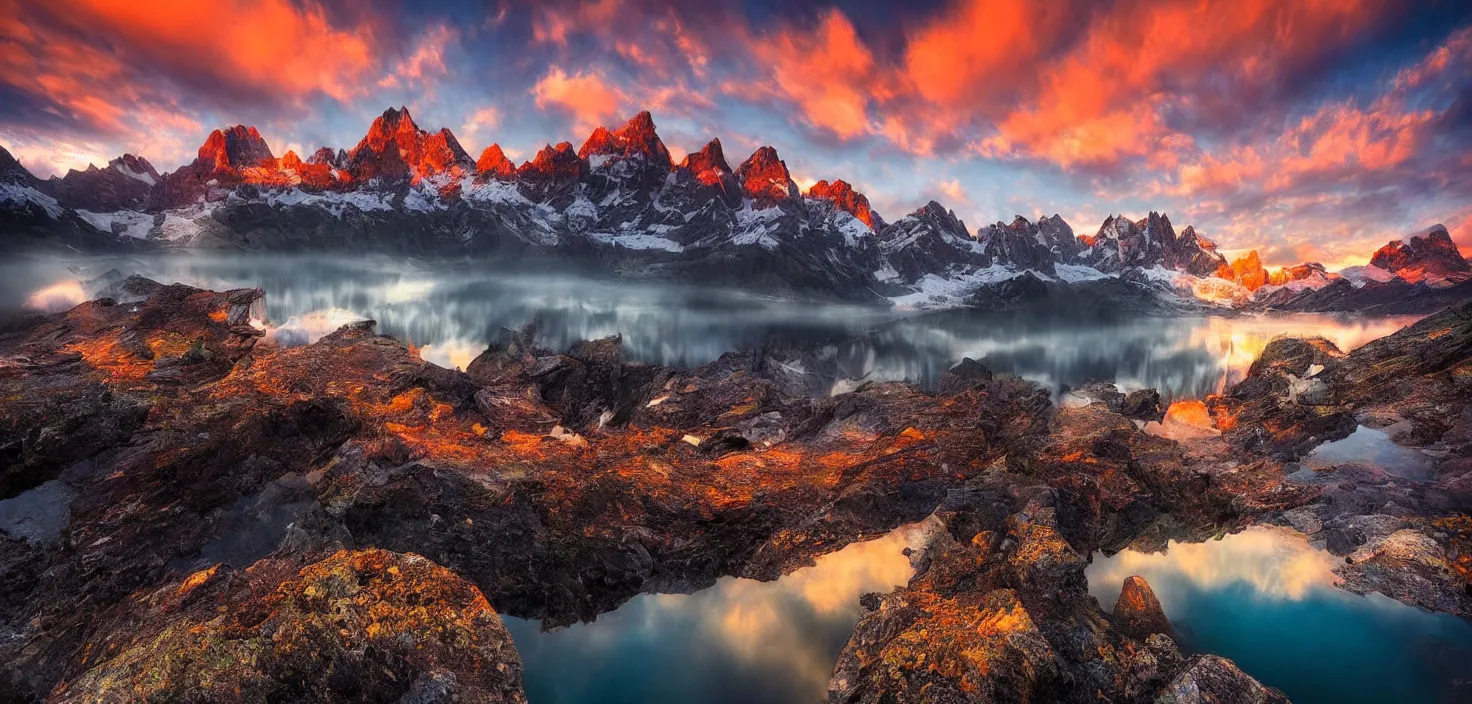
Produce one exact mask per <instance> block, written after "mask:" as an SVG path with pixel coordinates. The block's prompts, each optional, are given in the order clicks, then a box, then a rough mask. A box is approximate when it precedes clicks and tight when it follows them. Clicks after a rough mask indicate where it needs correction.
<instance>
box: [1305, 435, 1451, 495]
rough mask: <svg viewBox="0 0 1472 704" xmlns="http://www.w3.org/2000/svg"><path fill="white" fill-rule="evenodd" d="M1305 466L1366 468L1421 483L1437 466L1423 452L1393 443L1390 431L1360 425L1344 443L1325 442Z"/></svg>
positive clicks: (1338, 441) (1308, 458)
mask: <svg viewBox="0 0 1472 704" xmlns="http://www.w3.org/2000/svg"><path fill="white" fill-rule="evenodd" d="M1303 463H1304V464H1305V465H1307V466H1308V467H1309V468H1311V469H1326V468H1329V467H1333V466H1335V465H1341V464H1359V465H1367V466H1370V467H1374V468H1376V469H1379V470H1381V471H1384V472H1385V473H1386V474H1392V475H1395V476H1397V477H1401V478H1404V479H1415V480H1417V481H1422V480H1425V479H1426V478H1427V477H1428V476H1429V475H1430V473H1431V467H1432V465H1433V463H1434V462H1433V460H1432V459H1431V457H1429V456H1427V455H1425V454H1423V453H1422V452H1421V451H1420V450H1417V449H1414V448H1410V447H1404V446H1401V445H1397V444H1396V443H1395V441H1394V440H1391V439H1390V433H1389V432H1388V431H1386V430H1379V429H1376V428H1370V427H1367V426H1363V425H1361V426H1359V427H1358V428H1355V431H1354V432H1353V433H1350V435H1349V437H1347V438H1344V439H1343V440H1335V441H1333V442H1326V443H1324V444H1322V445H1320V446H1318V447H1316V448H1314V451H1313V452H1311V453H1309V455H1308V457H1306V458H1304V462H1303Z"/></svg>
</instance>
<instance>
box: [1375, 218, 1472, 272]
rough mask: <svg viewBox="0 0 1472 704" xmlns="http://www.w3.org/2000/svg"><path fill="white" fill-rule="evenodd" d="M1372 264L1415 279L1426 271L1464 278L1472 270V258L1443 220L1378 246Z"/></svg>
mask: <svg viewBox="0 0 1472 704" xmlns="http://www.w3.org/2000/svg"><path fill="white" fill-rule="evenodd" d="M1370 264H1371V265H1372V266H1376V267H1379V268H1381V269H1384V270H1386V271H1388V272H1391V273H1393V274H1396V275H1398V276H1400V277H1401V278H1404V279H1407V280H1412V281H1419V280H1421V279H1422V278H1424V277H1425V276H1426V275H1432V276H1436V277H1441V278H1446V277H1448V276H1452V277H1456V278H1461V277H1462V275H1464V274H1467V273H1468V272H1472V262H1468V260H1467V259H1466V258H1464V257H1463V256H1462V253H1461V251H1460V250H1458V249H1457V244H1456V243H1455V242H1453V241H1452V236H1451V233H1450V232H1448V231H1447V229H1446V226H1445V225H1442V224H1440V223H1437V224H1436V225H1433V226H1431V227H1428V228H1426V229H1425V230H1422V231H1421V232H1420V233H1418V234H1415V235H1412V236H1411V238H1410V239H1409V240H1394V241H1392V242H1390V243H1388V244H1386V245H1385V246H1384V247H1381V248H1380V249H1378V250H1376V252H1375V254H1374V256H1372V257H1371V258H1370Z"/></svg>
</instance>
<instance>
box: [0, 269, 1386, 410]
mask: <svg viewBox="0 0 1472 704" xmlns="http://www.w3.org/2000/svg"><path fill="white" fill-rule="evenodd" d="M69 264H76V265H80V268H79V269H78V270H77V272H68V271H67V269H66V267H67V265H69ZM16 266H22V267H23V269H21V270H18V271H15V272H11V271H4V272H0V274H4V275H5V276H4V280H3V281H0V305H3V306H15V305H18V304H20V302H22V301H25V300H26V299H27V298H28V297H30V296H31V295H32V294H33V293H35V292H36V291H37V290H40V289H43V288H46V287H48V286H54V285H56V284H57V283H58V282H64V281H72V282H75V281H76V280H77V279H78V278H82V279H90V278H93V277H96V276H98V275H100V274H102V273H103V272H107V271H109V270H110V269H114V268H115V269H117V270H118V272H119V273H121V274H124V275H126V274H132V273H141V274H143V275H145V276H149V277H150V278H155V279H158V280H161V281H167V282H180V283H187V284H191V285H195V286H201V287H206V288H214V289H221V288H234V287H260V288H262V289H264V290H265V291H266V294H267V295H266V308H267V311H266V313H267V317H268V318H269V319H270V321H271V322H272V323H274V324H278V325H279V324H281V323H284V322H286V321H288V320H290V319H292V318H298V319H301V320H306V319H308V316H309V315H310V314H314V313H316V314H321V313H324V312H327V311H334V309H336V311H337V312H335V313H334V315H339V316H340V315H341V314H342V313H343V312H351V313H354V314H357V315H359V316H362V317H366V318H373V319H375V320H377V321H378V322H379V329H380V330H381V331H382V332H384V333H386V334H390V335H393V336H395V337H398V338H400V339H403V340H405V341H407V342H410V343H413V344H414V345H416V346H418V347H419V348H420V349H421V350H422V353H423V354H424V356H425V357H426V358H427V359H430V360H431V361H434V362H437V363H439V364H443V365H446V366H459V367H464V366H466V365H467V364H469V362H470V360H471V359H474V357H475V356H476V355H477V354H479V353H480V352H481V351H482V350H483V349H485V346H486V345H487V344H488V343H489V342H490V341H491V340H493V339H494V338H495V337H496V336H497V335H498V334H499V332H500V331H501V329H503V328H520V327H522V326H525V325H528V324H532V323H535V324H536V327H537V330H538V337H539V339H540V341H541V342H542V344H544V345H546V346H548V347H552V348H562V347H565V346H567V345H569V344H571V343H572V342H575V341H577V340H583V339H593V338H599V337H605V336H608V335H614V334H622V335H623V341H624V353H625V355H626V357H627V358H628V359H630V360H631V361H639V362H647V363H659V364H671V365H681V366H691V365H697V364H702V363H704V362H708V361H710V360H713V359H715V358H717V357H719V356H720V355H722V354H724V353H726V352H730V351H734V350H738V349H752V348H757V347H765V348H766V349H767V350H768V351H769V352H770V354H771V355H772V356H773V357H775V358H777V359H781V360H783V361H784V363H785V364H787V365H788V366H789V367H791V368H793V369H801V370H803V371H804V372H806V373H807V374H808V376H809V378H810V386H811V387H812V388H813V389H814V390H820V391H827V390H842V389H845V388H850V387H851V386H852V385H853V384H855V383H859V382H862V381H866V380H873V381H888V380H911V381H915V382H918V383H921V384H925V385H933V384H934V383H936V382H937V381H938V379H939V378H940V375H941V373H942V372H944V371H945V370H946V369H948V368H950V367H951V366H952V365H954V364H955V363H956V362H958V361H960V360H961V359H962V358H964V357H971V358H973V359H977V360H980V361H982V362H984V363H985V364H986V365H987V366H989V367H992V368H993V369H994V370H996V371H1000V372H1008V373H1014V374H1018V375H1021V376H1024V377H1027V378H1029V379H1033V380H1035V381H1038V382H1039V383H1042V384H1044V385H1047V386H1049V387H1051V388H1053V389H1054V390H1055V391H1056V390H1058V389H1060V388H1061V387H1062V386H1065V385H1066V386H1077V385H1079V384H1082V383H1084V382H1088V381H1095V380H1102V381H1113V382H1115V383H1117V384H1118V385H1119V386H1121V387H1122V388H1125V389H1133V388H1140V387H1154V388H1157V389H1159V390H1160V391H1161V393H1162V394H1163V395H1164V396H1166V397H1167V399H1170V398H1178V397H1198V396H1202V395H1204V394H1206V393H1210V392H1213V391H1216V390H1218V389H1219V388H1220V387H1221V386H1222V384H1223V383H1224V381H1225V380H1228V379H1235V378H1238V377H1240V376H1241V375H1243V374H1245V373H1246V370H1247V367H1248V366H1249V365H1250V364H1251V362H1252V360H1253V359H1255V358H1256V356H1257V354H1258V352H1260V351H1261V350H1262V348H1263V347H1264V346H1266V344H1267V342H1268V341H1269V340H1271V339H1272V338H1273V337H1274V336H1276V335H1278V334H1297V335H1324V336H1326V337H1328V338H1329V339H1331V340H1333V341H1334V342H1335V343H1336V344H1338V345H1339V346H1340V347H1341V348H1343V349H1346V350H1347V349H1350V348H1353V347H1355V346H1358V345H1359V344H1363V343H1364V342H1367V341H1369V340H1370V339H1373V338H1376V337H1380V336H1383V335H1387V334H1389V333H1391V332H1393V331H1395V330H1397V329H1399V328H1400V327H1402V326H1403V325H1405V324H1406V323H1408V322H1409V321H1410V319H1408V318H1378V319H1370V318H1355V317H1350V316H1336V315H1315V314H1298V315H1284V316H1271V317H1268V316H1237V317H1231V318H1221V317H1176V318H1140V317H1112V318H1107V319H1099V318H1097V317H1093V316H1092V315H1090V316H1088V317H1085V316H1083V315H1081V314H1079V313H1078V312H1077V311H1074V310H1069V309H1066V308H1065V309H1062V310H1037V309H1034V310H1030V311H1027V312H1021V311H1013V312H1006V313H988V312H983V311H966V310H957V311H950V312H945V313H935V314H931V315H923V316H921V315H915V314H907V313H902V312H897V311H892V310H887V309H882V308H872V307H864V306H853V305H840V304H827V303H807V302H795V301H790V300H781V299H776V298H771V297H763V296H757V295H752V294H749V293H740V292H733V291H727V290H721V289H714V288H697V287H689V286H658V285H648V284H633V283H627V282H612V281H597V280H591V279H587V278H581V277H577V276H567V275H552V274H533V273H527V272H506V271H497V270H492V269H489V268H487V267H485V266H484V265H480V264H475V263H470V262H461V263H452V264H441V265H434V266H431V265H427V264H422V263H413V262H403V261H393V260H388V259H383V258H368V257H364V258H342V257H321V256H287V255H275V256H260V255H240V254H231V255H220V256H215V255H201V254H194V255H177V256H173V257H152V258H129V259H121V260H88V261H84V262H66V261H54V262H50V263H49V264H48V265H44V266H43V265H38V264H37V263H36V262H34V261H31V262H26V263H24V264H23V265H13V266H11V267H9V268H11V269H14V268H16ZM78 272H79V273H78ZM12 274H14V275H12ZM318 317H322V316H321V315H319V316H318ZM334 319H335V318H334ZM314 333H315V334H317V335H319V336H320V334H321V333H320V332H315V331H314Z"/></svg>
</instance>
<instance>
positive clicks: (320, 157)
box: [307, 147, 347, 169]
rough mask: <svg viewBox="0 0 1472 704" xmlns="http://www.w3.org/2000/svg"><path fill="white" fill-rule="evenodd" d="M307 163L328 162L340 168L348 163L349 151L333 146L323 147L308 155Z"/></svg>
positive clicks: (327, 163) (329, 164)
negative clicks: (334, 148) (336, 148)
mask: <svg viewBox="0 0 1472 704" xmlns="http://www.w3.org/2000/svg"><path fill="white" fill-rule="evenodd" d="M307 163H308V164H326V165H328V166H332V167H335V168H339V169H340V168H342V167H343V166H346V165H347V152H345V151H343V150H341V149H338V150H333V148H332V147H322V148H320V149H318V150H317V151H315V152H312V155H311V156H310V157H307Z"/></svg>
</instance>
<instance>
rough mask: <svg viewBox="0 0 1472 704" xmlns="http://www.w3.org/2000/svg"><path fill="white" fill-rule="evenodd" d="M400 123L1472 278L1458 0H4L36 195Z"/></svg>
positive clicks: (961, 210) (2, 62) (885, 204)
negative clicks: (1460, 255) (1168, 222)
mask: <svg viewBox="0 0 1472 704" xmlns="http://www.w3.org/2000/svg"><path fill="white" fill-rule="evenodd" d="M398 105H406V106H408V107H409V109H410V111H411V113H412V114H413V115H414V118H415V121H416V122H418V123H419V125H420V126H421V127H424V128H426V129H436V128H438V127H441V126H447V127H450V128H451V129H452V130H453V131H454V132H455V134H456V135H457V136H458V137H459V138H460V140H461V142H462V143H463V144H464V145H465V147H466V148H467V149H468V150H469V151H470V152H471V153H472V155H478V154H479V152H480V150H481V149H483V148H484V147H485V146H487V145H489V144H490V143H492V142H498V143H500V144H501V145H502V146H503V147H504V148H505V149H506V152H507V153H508V154H509V155H511V156H512V157H513V158H516V159H525V158H528V157H529V156H530V155H531V154H532V153H533V152H534V151H535V150H536V149H537V148H539V147H540V146H541V145H542V144H544V143H546V142H558V141H563V140H567V141H571V142H573V143H574V145H577V144H580V143H581V142H582V140H583V139H584V138H586V136H587V135H588V133H589V132H590V131H591V130H592V128H593V127H595V126H597V125H600V124H603V125H610V126H614V125H617V124H620V123H622V122H623V121H624V120H626V119H628V118H629V117H630V116H632V115H633V114H634V113H635V112H637V111H639V110H641V109H648V110H650V111H651V112H653V114H654V117H655V121H656V123H657V124H658V125H659V130H660V134H661V135H662V136H663V137H664V140H665V142H666V143H667V144H668V145H669V147H670V150H671V151H672V152H673V153H674V154H675V156H676V158H677V159H678V158H680V157H681V156H683V154H684V152H686V151H689V150H693V149H696V148H698V147H699V146H700V145H702V144H703V143H704V142H705V141H706V140H708V139H709V138H710V137H713V136H718V137H720V138H721V141H722V143H723V144H725V146H726V152H727V155H728V157H729V158H730V159H731V160H732V162H733V166H734V165H735V163H736V162H739V161H740V160H741V159H743V158H745V156H746V155H747V154H749V153H750V152H751V151H752V150H753V149H755V148H756V147H757V146H760V145H762V144H771V145H773V146H775V147H777V149H778V151H779V152H780V153H781V155H782V156H783V158H784V159H785V160H786V161H787V164H788V166H789V167H790V168H791V170H792V171H793V175H794V178H795V179H796V180H797V181H798V182H799V184H800V185H803V186H806V185H808V184H809V183H811V182H812V181H816V180H818V179H822V178H826V179H833V178H843V179H846V180H848V181H850V182H852V183H854V184H855V185H856V186H857V187H858V188H860V189H861V190H863V191H864V192H865V193H867V194H868V195H869V197H870V199H871V200H872V201H873V202H874V205H875V207H876V209H878V210H879V212H880V213H881V214H883V215H884V216H885V217H887V218H889V219H894V218H897V217H899V216H901V215H903V214H905V213H906V212H909V211H911V210H913V209H915V208H917V207H918V206H920V205H923V204H924V203H925V202H926V201H927V200H931V199H935V200H939V201H940V202H942V203H944V204H946V205H947V206H950V207H951V208H954V209H955V210H956V212H957V213H958V214H959V215H961V217H962V218H963V219H965V220H966V221H967V224H968V225H970V226H971V227H973V228H975V227H976V226H978V225H981V224H984V223H987V222H992V221H996V220H1011V218H1012V216H1013V215H1015V214H1021V215H1024V216H1026V217H1029V218H1034V217H1036V216H1038V215H1041V214H1052V213H1055V212H1056V213H1060V214H1062V215H1063V216H1064V217H1065V218H1066V219H1067V220H1068V221H1069V222H1070V223H1071V224H1073V226H1074V228H1075V230H1076V231H1078V232H1081V233H1092V232H1093V231H1095V230H1096V229H1097V228H1098V225H1099V223H1100V221H1101V220H1103V218H1104V217H1105V216H1106V215H1107V214H1109V213H1111V212H1114V213H1124V214H1126V215H1129V216H1131V217H1136V218H1138V217H1142V216H1144V215H1145V214H1146V213H1147V212H1148V211H1150V210H1159V211H1164V212H1167V213H1168V214H1169V215H1170V216H1171V218H1172V220H1173V221H1174V222H1175V223H1176V225H1177V227H1183V226H1184V225H1186V224H1194V225H1195V226H1196V227H1197V229H1198V230H1199V231H1201V232H1202V233H1203V234H1206V235H1207V236H1209V237H1211V238H1213V239H1215V240H1217V241H1218V243H1219V244H1220V246H1221V247H1222V249H1223V250H1225V251H1226V252H1227V253H1229V254H1232V253H1236V252H1240V251H1242V250H1245V249H1247V248H1254V247H1255V248H1257V249H1259V251H1260V252H1261V253H1262V255H1263V258H1264V260H1265V262H1266V263H1268V264H1270V265H1285V264H1294V263H1298V262H1300V261H1322V262H1324V263H1325V264H1328V265H1330V266H1331V267H1335V266H1342V265H1348V264H1356V263H1363V262H1364V260H1365V259H1366V258H1367V257H1368V254H1369V253H1370V252H1371V251H1373V249H1374V248H1375V247H1378V246H1379V245H1381V244H1384V243H1385V242H1386V241H1387V240H1390V239H1393V238H1398V237H1400V236H1402V235H1404V234H1407V233H1410V232H1413V231H1416V230H1419V229H1422V228H1424V227H1427V226H1429V225H1431V224H1434V223H1437V222H1442V223H1445V224H1446V225H1447V226H1448V227H1449V228H1451V230H1452V233H1453V237H1454V238H1455V239H1456V240H1457V242H1458V243H1459V245H1460V246H1461V247H1462V248H1463V251H1464V253H1472V168H1469V167H1472V3H1467V2H1465V0H1460V1H1449V2H1434V1H1432V2H1412V1H1411V0H1281V1H1277V2H1274V1H1271V0H1220V1H1219V0H1118V1H1115V2H1078V1H1072V2H1071V1H1069V0H1051V1H1047V0H1038V1H1030V0H899V1H892V2H880V1H879V0H867V1H862V2H838V3H806V2H800V1H798V0H748V1H746V2H727V3H716V2H707V3H695V2H680V1H678V0H599V1H598V2H593V3H583V4H575V3H562V2H549V1H546V0H543V1H540V2H520V1H512V0H488V1H487V2H466V1H457V2H445V3H439V4H433V3H421V2H408V1H407V0H405V1H402V2H395V1H393V0H258V1H251V0H149V1H148V2H134V1H132V0H0V144H3V145H4V146H5V147H6V148H8V149H9V150H10V151H11V152H12V153H14V154H15V155H16V156H17V158H19V159H20V160H21V161H22V163H24V164H26V165H27V166H29V167H30V168H31V169H32V170H33V171H35V172H36V173H37V174H38V175H42V176H47V175H51V174H55V173H64V172H65V171H66V169H68V168H74V167H75V168H84V167H85V166H86V164H87V163H89V162H93V163H97V164H99V165H100V164H102V163H105V162H106V161H107V160H108V159H109V158H111V157H114V156H117V155H118V154H121V153H123V152H125V151H126V152H132V153H137V154H141V155H143V156H145V157H147V158H148V159H149V160H150V161H152V162H153V163H154V164H155V165H156V166H157V167H158V168H159V169H160V170H168V169H173V168H175V167H177V166H179V165H180V164H182V163H184V162H185V161H187V160H190V159H192V158H193V155H194V151H195V150H196V149H197V148H198V147H199V145H200V144H201V143H202V142H203V140H204V138H205V135H206V134H208V132H209V131H210V130H211V129H213V128H215V127H218V126H224V125H230V124H236V123H243V124H250V125H255V126H257V127H258V128H260V130H261V133H262V134H263V135H265V137H266V139H267V140H268V141H269V142H270V145H271V147H272V150H273V151H274V152H275V153H276V154H277V155H278V156H279V155H281V154H282V153H284V152H285V151H286V150H287V149H295V150H297V152H298V153H300V154H303V155H305V154H307V153H310V152H311V151H312V150H314V149H315V148H316V147H318V146H322V145H328V146H333V147H349V148H350V147H352V146H353V145H354V144H356V143H357V141H358V140H359V139H360V138H361V137H362V135H363V133H364V131H365V130H366V129H367V127H368V124H369V122H370V121H371V120H372V118H373V117H374V116H375V115H377V114H378V113H381V112H382V111H383V110H384V109H385V108H387V107H390V106H398Z"/></svg>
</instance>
